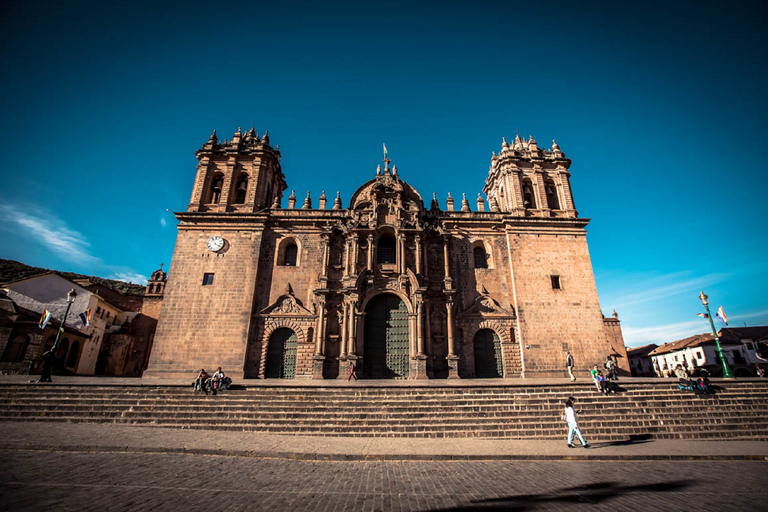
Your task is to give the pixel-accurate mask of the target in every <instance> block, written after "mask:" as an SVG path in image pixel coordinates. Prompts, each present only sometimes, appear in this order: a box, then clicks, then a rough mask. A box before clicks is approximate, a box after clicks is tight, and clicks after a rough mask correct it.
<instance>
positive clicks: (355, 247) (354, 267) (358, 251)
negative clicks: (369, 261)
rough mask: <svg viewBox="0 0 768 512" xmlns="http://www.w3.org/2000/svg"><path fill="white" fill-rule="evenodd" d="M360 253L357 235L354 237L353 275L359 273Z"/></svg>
mask: <svg viewBox="0 0 768 512" xmlns="http://www.w3.org/2000/svg"><path fill="white" fill-rule="evenodd" d="M359 253H360V246H359V244H358V241H357V235H355V236H354V237H353V238H352V270H351V271H350V273H351V274H352V275H357V260H358V256H359Z"/></svg>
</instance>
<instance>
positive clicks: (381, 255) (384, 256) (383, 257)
mask: <svg viewBox="0 0 768 512" xmlns="http://www.w3.org/2000/svg"><path fill="white" fill-rule="evenodd" d="M376 249H377V253H378V256H377V260H378V262H379V263H396V262H397V256H396V253H395V238H394V237H393V236H389V235H382V236H381V237H380V238H379V243H378V247H377V248H376Z"/></svg>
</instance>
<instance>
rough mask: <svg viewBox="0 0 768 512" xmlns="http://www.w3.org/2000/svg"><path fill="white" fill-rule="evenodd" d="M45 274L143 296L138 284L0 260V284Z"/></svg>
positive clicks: (142, 290) (142, 289) (141, 287)
mask: <svg viewBox="0 0 768 512" xmlns="http://www.w3.org/2000/svg"><path fill="white" fill-rule="evenodd" d="M47 272H53V273H55V274H58V275H60V276H61V277H63V278H65V279H69V280H72V279H90V281H91V282H92V283H99V284H102V285H104V286H107V287H109V288H112V289H113V290H115V291H118V292H120V293H125V294H127V295H144V290H145V287H144V286H142V285H140V284H132V283H126V282H124V281H115V280H114V279H104V278H101V277H94V276H86V275H83V274H75V273H74V272H61V271H58V270H49V269H47V268H39V267H30V266H29V265H25V264H24V263H21V262H18V261H13V260H3V259H0V283H7V282H9V281H17V280H19V279H27V278H28V277H34V276H39V275H40V274H45V273H47Z"/></svg>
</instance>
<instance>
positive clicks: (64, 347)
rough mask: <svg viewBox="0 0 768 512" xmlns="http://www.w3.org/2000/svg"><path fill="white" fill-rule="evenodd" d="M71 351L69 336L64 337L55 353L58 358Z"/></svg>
mask: <svg viewBox="0 0 768 512" xmlns="http://www.w3.org/2000/svg"><path fill="white" fill-rule="evenodd" d="M68 353H69V338H64V340H63V341H62V342H61V344H59V348H58V349H57V350H56V353H55V354H54V355H55V356H56V357H58V358H60V359H61V358H64V357H66V356H67V354H68Z"/></svg>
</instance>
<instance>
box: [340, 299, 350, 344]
mask: <svg viewBox="0 0 768 512" xmlns="http://www.w3.org/2000/svg"><path fill="white" fill-rule="evenodd" d="M347 306H348V305H347V302H346V301H344V302H343V303H342V310H341V332H340V333H339V334H340V336H341V339H340V340H339V341H340V343H341V347H340V350H341V354H340V355H339V357H342V358H346V357H347V328H348V325H347Z"/></svg>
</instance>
